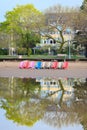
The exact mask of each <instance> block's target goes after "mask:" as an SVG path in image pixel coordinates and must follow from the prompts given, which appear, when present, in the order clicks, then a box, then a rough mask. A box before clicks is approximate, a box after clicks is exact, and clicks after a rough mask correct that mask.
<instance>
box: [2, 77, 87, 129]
mask: <svg viewBox="0 0 87 130" xmlns="http://www.w3.org/2000/svg"><path fill="white" fill-rule="evenodd" d="M50 80H51V79H50ZM66 80H68V79H66ZM9 81H10V83H11V84H10V85H12V86H9V85H8V83H9ZM68 81H69V82H68ZM68 81H64V80H63V79H57V82H58V85H59V86H60V88H59V89H56V90H55V91H53V92H52V90H51V92H50V93H46V96H44V98H42V97H41V92H42V87H41V86H40V84H39V83H38V82H36V81H35V79H26V78H24V79H20V78H12V80H11V79H8V78H7V79H5V78H4V81H3V79H2V78H0V97H1V99H0V104H1V106H2V108H3V109H5V110H6V117H7V118H8V119H10V120H13V121H14V122H16V123H18V124H21V125H28V126H32V125H34V124H35V122H36V121H38V120H40V119H43V121H44V122H46V123H48V124H49V125H52V126H54V127H62V126H63V125H69V124H74V123H79V122H81V124H82V125H83V126H84V129H85V130H86V128H87V125H86V122H87V109H86V105H87V102H86V99H87V87H86V86H87V82H86V81H85V82H82V81H80V80H79V79H75V80H74V79H71V80H68ZM71 81H72V82H71ZM74 81H75V82H74ZM65 82H67V83H68V84H69V83H70V85H71V84H73V86H74V92H75V97H76V98H75V97H74V98H72V99H71V100H70V101H68V100H64V95H65V92H66V89H65ZM5 90H6V91H5ZM12 91H13V92H12ZM11 92H12V93H11ZM47 92H48V91H47ZM59 92H61V95H60V98H59V99H58V98H57V99H56V100H51V96H54V95H55V94H58V93H59ZM12 94H13V95H12ZM54 97H55V96H54ZM77 99H79V100H77ZM58 100H59V101H58Z"/></svg>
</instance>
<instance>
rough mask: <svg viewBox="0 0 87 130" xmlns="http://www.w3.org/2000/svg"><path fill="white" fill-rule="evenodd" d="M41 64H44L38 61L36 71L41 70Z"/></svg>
mask: <svg viewBox="0 0 87 130" xmlns="http://www.w3.org/2000/svg"><path fill="white" fill-rule="evenodd" d="M41 64H42V62H41V61H37V63H36V66H35V68H36V69H41Z"/></svg>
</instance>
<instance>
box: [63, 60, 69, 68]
mask: <svg viewBox="0 0 87 130" xmlns="http://www.w3.org/2000/svg"><path fill="white" fill-rule="evenodd" d="M67 68H68V62H67V61H64V62H63V64H62V69H67Z"/></svg>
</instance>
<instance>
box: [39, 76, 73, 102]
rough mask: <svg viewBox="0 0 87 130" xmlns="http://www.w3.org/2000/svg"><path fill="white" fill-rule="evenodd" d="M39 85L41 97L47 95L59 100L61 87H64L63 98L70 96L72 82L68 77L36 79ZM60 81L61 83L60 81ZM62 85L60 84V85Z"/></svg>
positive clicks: (71, 93)
mask: <svg viewBox="0 0 87 130" xmlns="http://www.w3.org/2000/svg"><path fill="white" fill-rule="evenodd" d="M36 82H40V85H41V97H43V98H44V97H48V98H49V99H51V100H59V99H60V97H61V95H62V91H63V89H62V87H63V88H64V93H63V100H64V101H65V100H67V99H68V98H70V97H71V98H72V95H73V87H72V86H73V82H71V80H69V79H50V78H48V79H45V78H43V79H36ZM60 82H61V83H60ZM61 85H62V86H61Z"/></svg>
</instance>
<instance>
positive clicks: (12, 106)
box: [1, 78, 43, 126]
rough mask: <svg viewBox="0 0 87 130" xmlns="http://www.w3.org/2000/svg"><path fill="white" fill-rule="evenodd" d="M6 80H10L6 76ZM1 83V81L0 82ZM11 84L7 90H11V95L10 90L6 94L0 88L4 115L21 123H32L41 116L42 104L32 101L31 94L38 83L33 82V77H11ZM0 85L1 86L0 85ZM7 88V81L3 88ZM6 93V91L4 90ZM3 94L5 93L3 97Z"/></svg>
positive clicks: (38, 87) (37, 86) (38, 86)
mask: <svg viewBox="0 0 87 130" xmlns="http://www.w3.org/2000/svg"><path fill="white" fill-rule="evenodd" d="M6 81H10V82H11V78H10V80H9V79H8V78H7V79H6ZM2 83H3V82H2ZM11 83H13V84H11V85H12V86H13V87H12V86H10V89H7V90H8V91H10V92H11V91H13V96H12V94H11V93H10V92H8V95H7V94H6V95H5V93H4V91H3V90H2V92H1V96H2V98H4V100H1V104H2V108H4V109H5V110H6V117H7V118H8V119H11V120H13V121H14V122H17V123H19V124H21V125H29V126H31V125H33V124H34V123H35V122H36V121H37V120H39V119H40V118H42V115H43V104H40V103H39V102H36V100H35V101H33V97H32V96H33V95H34V93H35V91H36V90H37V91H39V89H40V85H39V84H38V83H36V82H35V79H16V78H14V79H13V78H12V82H11ZM3 86H4V84H3ZM1 87H2V86H1ZM6 87H7V88H9V83H8V86H7V82H6V86H5V88H4V89H6ZM6 93H7V92H6ZM3 95H5V96H4V97H3Z"/></svg>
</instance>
